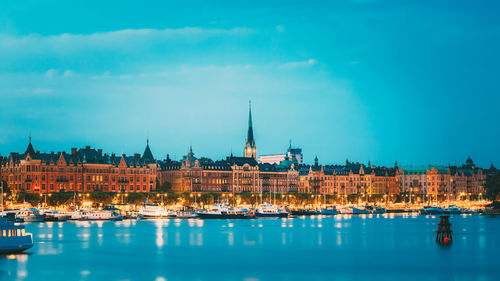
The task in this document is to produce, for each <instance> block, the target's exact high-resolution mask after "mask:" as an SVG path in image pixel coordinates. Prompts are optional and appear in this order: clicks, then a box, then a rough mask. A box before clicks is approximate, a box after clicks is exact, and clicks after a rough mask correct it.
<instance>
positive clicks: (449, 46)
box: [0, 0, 500, 166]
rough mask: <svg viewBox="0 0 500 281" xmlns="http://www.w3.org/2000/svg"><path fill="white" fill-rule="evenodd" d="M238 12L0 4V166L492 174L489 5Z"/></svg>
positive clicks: (344, 4)
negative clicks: (192, 159) (48, 157)
mask: <svg viewBox="0 0 500 281" xmlns="http://www.w3.org/2000/svg"><path fill="white" fill-rule="evenodd" d="M180 2H182V3H180ZM241 2H243V1H194V2H189V1H172V2H171V3H166V1H147V3H146V1H126V2H123V1H92V0H90V1H89V0H87V1H13V0H4V1H1V2H0V85H1V87H0V97H1V103H0V121H1V122H0V132H1V134H0V153H1V154H2V155H8V153H9V152H11V151H19V152H23V151H24V149H25V147H26V145H27V139H28V135H29V134H30V132H31V135H32V137H33V144H34V146H35V149H38V150H42V151H60V150H66V151H69V150H70V148H71V147H82V146H85V145H92V146H95V147H100V148H103V149H104V150H105V151H108V152H115V153H120V152H122V151H123V152H125V153H128V154H130V153H134V152H141V153H142V151H143V150H144V146H145V142H146V137H147V136H148V135H149V138H150V144H151V149H152V151H153V153H154V154H155V156H156V157H157V158H160V159H163V158H164V157H165V155H166V154H167V153H169V154H170V155H171V157H172V158H173V157H176V158H177V159H179V158H181V156H182V155H184V154H185V153H186V151H187V148H188V146H189V145H190V144H192V145H193V148H194V151H195V154H196V155H198V156H201V155H203V156H208V157H211V158H214V159H220V158H222V157H225V156H226V155H228V154H229V153H230V152H231V150H232V151H233V152H234V154H241V153H242V151H243V145H244V140H245V134H246V125H247V116H248V113H247V110H248V100H250V99H251V100H252V107H253V117H254V120H253V124H254V129H255V132H254V133H255V138H256V143H257V148H258V154H271V153H280V152H283V151H284V150H285V149H286V148H287V146H288V141H289V139H292V142H293V143H294V144H296V145H298V146H300V147H302V148H303V152H304V156H305V160H306V161H307V162H312V159H313V158H314V156H315V155H317V156H318V157H319V159H320V163H323V164H325V163H342V162H344V161H345V159H346V158H349V159H350V160H353V161H359V162H365V163H366V162H367V161H368V160H371V162H372V163H373V164H378V165H392V164H393V163H394V161H395V160H396V159H397V160H398V162H399V163H402V164H422V163H439V164H448V163H451V164H455V163H462V162H464V160H465V158H466V157H467V156H469V155H470V156H471V157H472V158H473V159H474V160H475V161H476V162H477V163H478V164H480V165H482V166H489V165H490V163H492V162H493V163H495V164H498V163H497V162H498V159H499V158H500V148H499V147H500V146H499V145H498V139H499V137H500V130H499V127H498V121H499V116H500V115H499V112H500V111H499V109H498V104H500V95H499V94H500V92H499V89H500V86H499V85H498V77H499V70H498V66H499V65H500V55H499V52H498V50H500V39H499V36H498V34H500V18H499V17H498V16H497V14H498V11H499V8H500V4H498V1H440V2H439V3H436V2H437V1H375V0H374V1H362V0H351V1H325V2H322V1H318V2H316V3H315V4H314V5H313V4H312V2H310V1H272V3H269V2H271V1H249V2H245V3H241Z"/></svg>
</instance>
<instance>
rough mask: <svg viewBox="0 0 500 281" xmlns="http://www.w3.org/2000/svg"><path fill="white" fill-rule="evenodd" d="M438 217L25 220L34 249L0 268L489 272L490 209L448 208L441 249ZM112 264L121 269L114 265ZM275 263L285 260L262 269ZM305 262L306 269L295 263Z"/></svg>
mask: <svg viewBox="0 0 500 281" xmlns="http://www.w3.org/2000/svg"><path fill="white" fill-rule="evenodd" d="M438 221H439V217H437V216H413V215H393V214H384V215H372V216H351V215H338V216H334V217H325V216H315V217H299V218H289V219H255V220H210V221H209V220H207V221H204V220H193V219H189V220H179V219H169V220H144V221H122V222H65V223H60V222H55V223H50V224H49V223H42V224H27V225H26V226H27V231H28V232H32V233H33V235H34V237H35V241H36V245H35V247H33V248H32V249H31V250H30V252H31V253H33V254H31V255H15V256H6V257H4V258H3V259H2V260H0V272H5V274H6V276H8V277H9V278H8V280H11V279H14V280H15V279H18V280H27V279H29V280H47V276H51V280H64V278H63V277H62V275H60V274H61V273H58V272H59V271H54V266H53V265H57V266H59V267H61V268H64V269H65V270H67V271H68V272H72V274H73V275H71V277H67V276H65V278H66V279H76V280H159V281H161V280H245V278H248V276H253V277H252V278H259V279H263V280H264V279H265V280H268V279H277V280H281V279H287V280H311V279H316V280H332V279H342V280H358V279H365V280H367V279H369V278H371V277H369V276H367V275H362V276H361V278H354V277H355V276H357V275H358V274H363V272H362V271H360V270H358V269H359V268H365V269H367V271H369V272H371V273H373V274H375V276H379V277H389V278H387V279H391V280H429V279H431V280H437V279H438V278H436V276H437V275H440V274H445V275H443V276H448V277H450V279H454V280H470V279H477V278H473V277H474V276H473V275H471V274H473V272H484V274H483V276H486V277H492V276H496V275H494V274H495V273H496V274H497V273H498V269H496V268H497V267H495V266H494V261H495V260H496V259H495V258H496V255H497V254H496V249H498V246H499V245H500V220H499V219H490V220H487V219H485V218H484V217H479V216H454V217H452V219H451V222H452V228H453V230H456V232H454V233H456V236H454V238H455V239H454V241H455V242H454V243H453V244H452V246H451V247H448V248H447V249H444V250H441V248H440V247H438V246H437V245H436V243H435V241H434V238H435V231H436V229H437V223H438ZM294 226H298V227H299V228H294ZM408 253H411V255H408ZM214 255H215V257H214ZM218 256H223V257H224V263H225V266H224V269H223V270H218V271H217V273H216V274H215V273H214V271H213V268H215V267H217V266H219V267H220V262H221V259H220V258H217V257H218ZM401 257H405V258H404V259H403V258H401ZM471 257H474V259H473V260H471ZM49 265H50V266H49ZM117 265H119V266H118V267H119V268H120V270H114V269H113V266H115V267H116V266H117ZM271 265H272V266H271ZM281 265H289V266H288V267H287V270H274V269H271V267H272V268H276V266H278V267H279V266H281ZM408 265H419V266H420V267H421V268H425V269H426V270H419V271H412V272H411V275H410V274H409V273H405V272H404V271H402V270H398V269H400V268H408ZM306 267H308V268H313V269H314V274H311V271H304V268H306ZM136 268H140V269H141V270H139V271H138V270H135V269H136ZM193 268H196V270H193ZM486 268H489V269H486ZM136 272H137V273H136ZM54 274H55V275H54ZM57 274H59V275H57ZM387 274H389V275H387ZM436 274H437V275H436ZM53 275H54V276H53ZM52 277H53V278H52ZM162 278H163V279H162ZM382 279H384V278H382ZM441 279H442V278H441ZM444 279H446V278H444ZM485 279H486V280H487V279H492V278H485Z"/></svg>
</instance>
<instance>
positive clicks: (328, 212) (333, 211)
mask: <svg viewBox="0 0 500 281" xmlns="http://www.w3.org/2000/svg"><path fill="white" fill-rule="evenodd" d="M338 213H339V211H337V208H336V207H335V206H332V207H326V208H323V209H321V214H322V215H324V216H334V215H338Z"/></svg>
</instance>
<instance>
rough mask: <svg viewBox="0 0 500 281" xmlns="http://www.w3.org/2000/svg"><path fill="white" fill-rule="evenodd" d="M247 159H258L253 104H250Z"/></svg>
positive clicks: (246, 145)
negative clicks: (253, 125) (254, 135)
mask: <svg viewBox="0 0 500 281" xmlns="http://www.w3.org/2000/svg"><path fill="white" fill-rule="evenodd" d="M244 155H245V157H251V158H254V159H257V147H256V146H255V140H254V138H253V127H252V103H251V102H248V133H247V140H246V142H245V153H244Z"/></svg>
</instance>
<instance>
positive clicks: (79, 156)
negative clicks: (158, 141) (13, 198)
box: [0, 138, 157, 193]
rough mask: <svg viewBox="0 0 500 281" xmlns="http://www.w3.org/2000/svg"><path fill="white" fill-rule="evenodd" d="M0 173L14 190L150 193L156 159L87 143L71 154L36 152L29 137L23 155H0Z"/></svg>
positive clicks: (149, 152)
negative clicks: (0, 160) (1, 156)
mask: <svg viewBox="0 0 500 281" xmlns="http://www.w3.org/2000/svg"><path fill="white" fill-rule="evenodd" d="M0 170H1V171H0V172H1V173H0V176H1V178H2V180H3V181H4V182H6V183H7V186H8V187H9V188H10V189H11V190H13V191H14V192H29V193H50V192H59V191H77V192H93V191H104V192H150V191H155V190H156V174H157V169H156V161H155V159H154V157H153V155H152V153H151V150H150V148H149V141H148V144H147V145H146V149H145V151H144V154H143V155H142V156H141V155H140V154H135V155H134V156H127V155H125V154H122V155H120V156H116V155H114V154H111V155H109V154H103V153H102V150H101V149H97V150H96V149H93V148H90V146H87V147H85V148H82V149H79V150H77V149H76V148H72V149H71V153H66V152H58V153H54V152H51V153H40V152H39V151H35V149H34V148H33V145H32V143H31V138H30V141H29V144H28V147H27V149H26V151H25V152H24V153H23V154H18V153H11V155H10V156H9V157H6V158H3V159H2V162H1V166H0Z"/></svg>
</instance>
